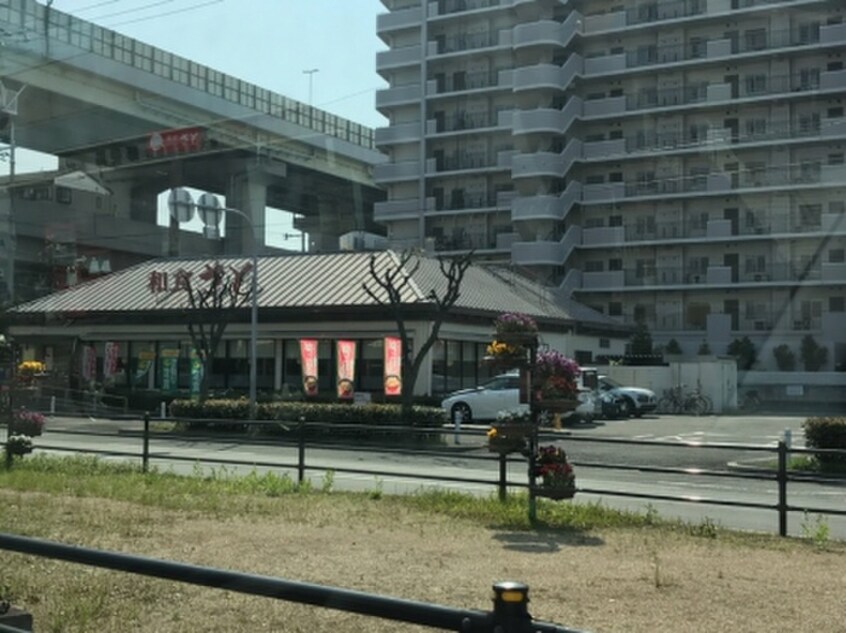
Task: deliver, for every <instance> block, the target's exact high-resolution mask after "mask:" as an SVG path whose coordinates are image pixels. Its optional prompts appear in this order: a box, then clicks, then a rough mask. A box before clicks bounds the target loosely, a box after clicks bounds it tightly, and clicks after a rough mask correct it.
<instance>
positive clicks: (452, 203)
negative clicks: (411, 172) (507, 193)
mask: <svg viewBox="0 0 846 633" xmlns="http://www.w3.org/2000/svg"><path fill="white" fill-rule="evenodd" d="M455 192H456V193H454V194H452V195H450V196H448V197H446V198H445V199H443V200H440V201H437V198H436V203H435V211H467V210H475V211H479V210H482V209H488V210H491V211H493V210H496V209H502V208H507V205H504V204H503V205H500V202H501V201H502V200H501V198H500V197H499V196H498V194H497V193H494V192H490V193H465V192H464V191H463V190H455Z"/></svg>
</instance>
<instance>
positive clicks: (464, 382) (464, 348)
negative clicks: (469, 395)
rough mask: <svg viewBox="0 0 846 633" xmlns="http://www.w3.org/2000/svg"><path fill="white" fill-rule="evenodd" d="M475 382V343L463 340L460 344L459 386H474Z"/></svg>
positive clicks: (464, 387)
mask: <svg viewBox="0 0 846 633" xmlns="http://www.w3.org/2000/svg"><path fill="white" fill-rule="evenodd" d="M476 382H477V379H476V344H475V343H471V342H469V341H465V342H464V343H462V344H461V387H462V388H463V389H466V388H468V387H475V386H476Z"/></svg>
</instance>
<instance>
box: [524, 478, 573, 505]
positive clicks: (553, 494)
mask: <svg viewBox="0 0 846 633" xmlns="http://www.w3.org/2000/svg"><path fill="white" fill-rule="evenodd" d="M532 493H533V494H534V496H536V497H545V498H547V499H554V500H556V501H561V500H562V499H572V498H573V497H575V496H576V482H575V481H574V482H572V483H570V484H568V485H562V484H556V485H550V486H546V485H544V486H536V487H535V488H532Z"/></svg>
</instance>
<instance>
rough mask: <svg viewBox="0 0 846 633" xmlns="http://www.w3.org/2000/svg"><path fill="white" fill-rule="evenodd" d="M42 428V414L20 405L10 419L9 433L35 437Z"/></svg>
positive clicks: (39, 433)
mask: <svg viewBox="0 0 846 633" xmlns="http://www.w3.org/2000/svg"><path fill="white" fill-rule="evenodd" d="M43 430H44V416H43V415H42V414H41V413H39V412H38V411H29V410H28V409H27V408H26V407H21V408H20V409H18V410H17V411H15V414H14V417H13V419H12V428H11V429H10V432H11V433H16V434H19V435H26V436H28V437H36V436H38V435H41V432H42V431H43Z"/></svg>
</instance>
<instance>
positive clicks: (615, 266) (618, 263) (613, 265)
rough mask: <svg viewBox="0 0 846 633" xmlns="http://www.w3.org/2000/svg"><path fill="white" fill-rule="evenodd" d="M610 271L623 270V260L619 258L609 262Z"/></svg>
mask: <svg viewBox="0 0 846 633" xmlns="http://www.w3.org/2000/svg"><path fill="white" fill-rule="evenodd" d="M608 270H623V260H622V259H620V258H619V257H615V258H613V259H609V260H608Z"/></svg>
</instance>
